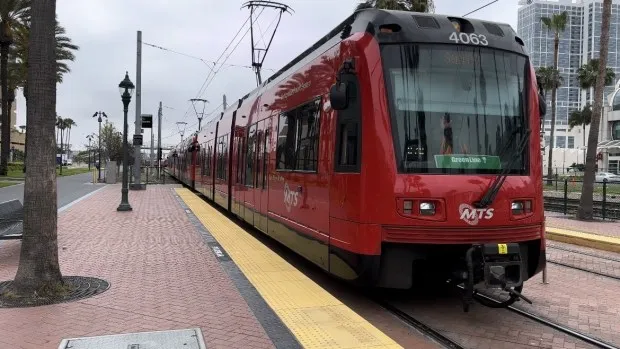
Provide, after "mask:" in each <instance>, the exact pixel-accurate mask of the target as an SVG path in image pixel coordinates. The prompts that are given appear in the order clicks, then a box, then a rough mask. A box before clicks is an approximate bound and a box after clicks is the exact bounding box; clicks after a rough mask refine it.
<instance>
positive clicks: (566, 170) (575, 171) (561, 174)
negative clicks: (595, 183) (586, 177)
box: [542, 166, 620, 180]
mask: <svg viewBox="0 0 620 349" xmlns="http://www.w3.org/2000/svg"><path fill="white" fill-rule="evenodd" d="M618 170H619V169H618V168H616V167H613V166H612V167H605V166H598V167H597V168H596V171H597V172H609V173H614V174H620V172H619V171H618ZM542 172H543V177H544V178H545V180H546V179H547V177H549V176H548V175H547V174H548V173H549V171H548V169H547V167H546V166H545V167H544V168H543V171H542ZM583 173H584V172H583V170H579V168H570V167H554V168H553V169H552V174H553V177H554V178H566V177H574V176H577V177H581V178H583Z"/></svg>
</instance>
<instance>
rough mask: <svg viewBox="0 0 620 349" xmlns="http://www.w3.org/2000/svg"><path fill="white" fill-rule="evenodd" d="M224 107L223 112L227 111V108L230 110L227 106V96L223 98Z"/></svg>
mask: <svg viewBox="0 0 620 349" xmlns="http://www.w3.org/2000/svg"><path fill="white" fill-rule="evenodd" d="M222 106H223V107H224V109H222V111H226V108H228V106H227V105H226V95H224V97H223V98H222Z"/></svg>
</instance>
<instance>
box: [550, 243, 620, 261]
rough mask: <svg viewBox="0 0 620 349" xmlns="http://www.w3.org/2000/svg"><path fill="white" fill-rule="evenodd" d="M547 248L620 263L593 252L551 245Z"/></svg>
mask: <svg viewBox="0 0 620 349" xmlns="http://www.w3.org/2000/svg"><path fill="white" fill-rule="evenodd" d="M547 247H548V248H553V249H555V250H560V251H566V252H571V253H576V254H580V255H584V256H590V257H596V258H598V259H604V260H606V261H612V262H618V263H620V258H613V257H605V256H600V255H597V254H596V253H593V252H584V251H578V250H575V249H572V248H566V247H560V246H553V245H549V244H547Z"/></svg>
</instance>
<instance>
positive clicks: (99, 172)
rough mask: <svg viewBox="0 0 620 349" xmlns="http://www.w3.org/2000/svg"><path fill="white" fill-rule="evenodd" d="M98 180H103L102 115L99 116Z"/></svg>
mask: <svg viewBox="0 0 620 349" xmlns="http://www.w3.org/2000/svg"><path fill="white" fill-rule="evenodd" d="M97 182H101V116H99V169H98V178H97Z"/></svg>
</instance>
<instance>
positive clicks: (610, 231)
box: [545, 212, 620, 237]
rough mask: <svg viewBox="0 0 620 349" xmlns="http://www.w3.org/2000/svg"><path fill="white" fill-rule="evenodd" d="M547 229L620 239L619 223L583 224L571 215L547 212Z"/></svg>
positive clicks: (598, 222) (598, 221) (599, 221)
mask: <svg viewBox="0 0 620 349" xmlns="http://www.w3.org/2000/svg"><path fill="white" fill-rule="evenodd" d="M545 217H546V224H547V227H553V228H561V229H569V230H575V231H580V232H583V233H590V234H597V235H606V236H613V237H620V222H619V221H609V220H606V221H603V220H597V221H594V222H583V221H579V220H577V219H575V217H574V216H571V215H566V216H565V215H563V214H561V213H557V212H545Z"/></svg>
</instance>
